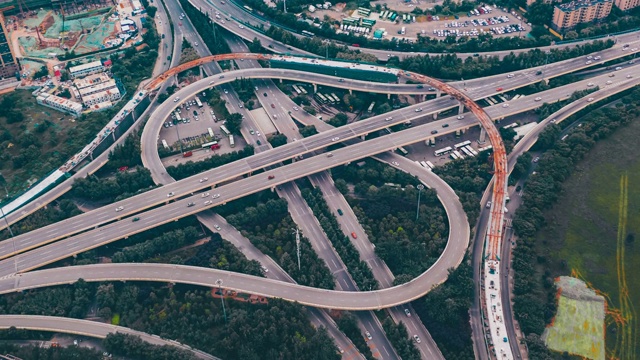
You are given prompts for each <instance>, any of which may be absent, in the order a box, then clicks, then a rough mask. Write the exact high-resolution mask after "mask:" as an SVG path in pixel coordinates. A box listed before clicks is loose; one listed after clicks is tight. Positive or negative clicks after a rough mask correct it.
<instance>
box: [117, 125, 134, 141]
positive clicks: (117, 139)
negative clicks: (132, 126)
mask: <svg viewBox="0 0 640 360" xmlns="http://www.w3.org/2000/svg"><path fill="white" fill-rule="evenodd" d="M134 121H135V120H134ZM111 137H112V138H113V141H116V140H118V138H116V132H115V131H112V132H111Z"/></svg>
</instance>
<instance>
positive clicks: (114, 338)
mask: <svg viewBox="0 0 640 360" xmlns="http://www.w3.org/2000/svg"><path fill="white" fill-rule="evenodd" d="M102 344H103V345H104V347H105V349H106V350H107V351H108V352H110V353H112V354H114V355H120V356H124V357H126V358H127V359H132V360H170V359H184V360H197V359H199V357H197V356H196V355H195V354H194V353H192V352H191V351H188V350H182V349H179V348H177V347H175V346H171V345H163V346H158V345H152V344H149V343H148V342H144V341H142V339H140V338H139V337H137V336H132V335H126V334H120V333H116V334H109V335H107V337H106V338H105V339H104V340H103V342H102Z"/></svg>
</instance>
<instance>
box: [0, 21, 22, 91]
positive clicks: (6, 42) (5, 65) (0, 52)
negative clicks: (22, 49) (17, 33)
mask: <svg viewBox="0 0 640 360" xmlns="http://www.w3.org/2000/svg"><path fill="white" fill-rule="evenodd" d="M4 24H5V19H4V15H2V13H0V25H1V26H2V32H1V33H0V79H7V78H11V77H15V76H16V73H19V72H20V66H19V65H18V60H17V59H16V57H15V54H14V53H13V50H12V49H11V40H10V37H9V36H8V32H7V29H6V28H5V25H4Z"/></svg>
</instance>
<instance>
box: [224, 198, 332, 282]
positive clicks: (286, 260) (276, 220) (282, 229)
mask: <svg viewBox="0 0 640 360" xmlns="http://www.w3.org/2000/svg"><path fill="white" fill-rule="evenodd" d="M236 201H241V202H242V204H243V205H244V206H243V207H244V209H243V210H241V211H240V212H237V213H235V214H231V215H227V216H226V218H227V221H229V223H230V224H232V225H233V226H235V227H236V228H238V229H240V230H241V232H242V234H243V235H244V236H246V237H247V238H248V239H249V240H250V241H251V242H252V243H253V244H254V245H255V246H256V247H257V248H258V249H259V250H260V251H262V252H263V253H265V254H267V255H269V256H271V257H272V258H273V259H274V260H275V261H276V262H277V263H278V264H279V265H280V266H281V267H282V268H283V269H284V271H286V272H287V273H289V275H291V277H292V278H294V279H295V280H296V281H297V282H298V283H299V284H302V285H308V286H313V287H318V288H323V289H333V288H334V283H333V276H331V273H330V272H329V269H328V268H327V266H326V265H325V264H324V262H323V261H322V260H320V259H319V258H318V255H317V254H316V253H315V251H313V249H312V248H311V244H310V243H309V240H308V239H307V238H305V237H301V240H300V263H301V270H298V263H297V256H296V251H297V250H296V236H295V233H294V231H293V230H292V229H295V228H296V225H295V223H294V222H293V220H292V219H291V216H289V212H288V209H287V206H288V203H287V201H286V200H284V199H270V200H268V201H267V202H266V203H257V204H255V205H254V204H251V203H250V202H249V201H242V199H241V200H236ZM236 201H234V202H236ZM250 204H251V205H253V206H251V205H250ZM234 206H235V205H234Z"/></svg>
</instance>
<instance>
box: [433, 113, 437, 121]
mask: <svg viewBox="0 0 640 360" xmlns="http://www.w3.org/2000/svg"><path fill="white" fill-rule="evenodd" d="M433 120H438V113H437V112H435V113H433Z"/></svg>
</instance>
